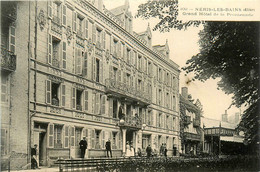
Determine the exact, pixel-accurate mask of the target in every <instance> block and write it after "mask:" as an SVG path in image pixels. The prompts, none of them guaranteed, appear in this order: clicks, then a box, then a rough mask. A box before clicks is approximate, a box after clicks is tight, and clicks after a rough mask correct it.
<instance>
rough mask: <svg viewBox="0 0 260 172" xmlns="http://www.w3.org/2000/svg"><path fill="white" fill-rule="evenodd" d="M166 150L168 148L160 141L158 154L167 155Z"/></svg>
mask: <svg viewBox="0 0 260 172" xmlns="http://www.w3.org/2000/svg"><path fill="white" fill-rule="evenodd" d="M167 151H168V149H167V147H166V143H162V145H161V147H160V155H161V156H165V157H167Z"/></svg>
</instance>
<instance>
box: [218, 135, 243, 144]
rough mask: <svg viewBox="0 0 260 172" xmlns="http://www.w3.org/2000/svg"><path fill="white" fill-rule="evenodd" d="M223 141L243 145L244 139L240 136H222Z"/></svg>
mask: <svg viewBox="0 0 260 172" xmlns="http://www.w3.org/2000/svg"><path fill="white" fill-rule="evenodd" d="M220 140H221V141H226V142H236V143H243V141H244V138H243V137H239V136H220Z"/></svg>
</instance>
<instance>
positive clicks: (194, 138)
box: [184, 132, 201, 141]
mask: <svg viewBox="0 0 260 172" xmlns="http://www.w3.org/2000/svg"><path fill="white" fill-rule="evenodd" d="M200 138H201V135H199V134H194V133H188V132H184V139H185V140H192V141H200Z"/></svg>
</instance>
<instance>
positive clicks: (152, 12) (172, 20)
mask: <svg viewBox="0 0 260 172" xmlns="http://www.w3.org/2000/svg"><path fill="white" fill-rule="evenodd" d="M178 12H179V10H178V1H177V0H166V1H148V2H146V3H144V4H141V5H139V6H138V11H137V15H136V17H140V18H143V19H150V18H157V19H159V22H158V23H157V24H156V25H155V26H154V28H153V30H160V31H161V32H165V31H166V32H168V31H170V29H171V28H175V29H179V30H181V29H186V28H188V27H190V26H199V25H200V24H201V23H203V22H202V21H187V22H183V21H181V20H177V16H178Z"/></svg>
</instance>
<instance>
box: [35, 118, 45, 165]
mask: <svg viewBox="0 0 260 172" xmlns="http://www.w3.org/2000/svg"><path fill="white" fill-rule="evenodd" d="M47 126H48V125H47V124H45V123H38V122H35V123H34V129H33V145H35V144H37V145H38V152H37V154H38V156H37V158H38V162H39V166H46V165H47V134H46V133H47ZM33 145H32V146H33Z"/></svg>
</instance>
